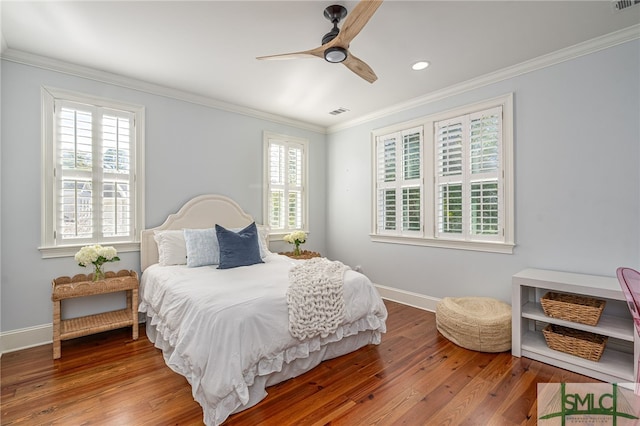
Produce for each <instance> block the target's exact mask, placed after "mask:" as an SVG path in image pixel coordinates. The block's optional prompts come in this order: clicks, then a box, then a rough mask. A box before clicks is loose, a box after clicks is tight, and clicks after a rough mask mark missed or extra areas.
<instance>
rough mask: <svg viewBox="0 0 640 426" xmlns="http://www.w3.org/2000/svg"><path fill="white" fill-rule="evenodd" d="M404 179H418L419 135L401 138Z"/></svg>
mask: <svg viewBox="0 0 640 426" xmlns="http://www.w3.org/2000/svg"><path fill="white" fill-rule="evenodd" d="M402 156H403V163H404V164H403V166H404V178H405V180H407V179H419V178H420V133H419V132H416V133H412V134H410V135H405V136H404V137H403V146H402Z"/></svg>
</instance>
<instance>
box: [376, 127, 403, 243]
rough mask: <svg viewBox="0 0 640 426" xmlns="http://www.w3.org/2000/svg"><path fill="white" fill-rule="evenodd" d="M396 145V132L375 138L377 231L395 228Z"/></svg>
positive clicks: (396, 204)
mask: <svg viewBox="0 0 640 426" xmlns="http://www.w3.org/2000/svg"><path fill="white" fill-rule="evenodd" d="M397 145H398V135H397V134H393V135H386V136H381V137H379V138H378V140H377V147H376V150H377V156H376V158H377V162H378V164H377V167H376V168H377V194H378V196H377V198H378V201H377V204H378V208H377V211H378V215H377V216H378V218H377V222H378V231H379V232H380V231H395V230H396V229H397V214H396V212H397V206H398V203H397V200H396V178H397V163H396V159H397Z"/></svg>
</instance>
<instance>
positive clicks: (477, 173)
mask: <svg viewBox="0 0 640 426" xmlns="http://www.w3.org/2000/svg"><path fill="white" fill-rule="evenodd" d="M469 121H470V139H469V141H470V145H469V149H470V155H469V156H470V186H471V187H470V191H471V194H470V216H471V217H470V220H471V224H470V225H471V227H470V233H471V235H472V237H473V238H480V237H483V238H484V239H496V238H495V237H499V236H500V234H501V233H502V225H501V216H502V211H503V208H502V201H501V200H502V197H499V194H500V193H501V192H502V180H501V179H500V174H501V173H500V170H501V169H500V155H501V152H500V147H501V145H502V144H501V141H502V108H501V107H497V108H492V109H490V110H486V111H482V112H478V113H475V114H471V115H470V117H469ZM498 239H499V238H498Z"/></svg>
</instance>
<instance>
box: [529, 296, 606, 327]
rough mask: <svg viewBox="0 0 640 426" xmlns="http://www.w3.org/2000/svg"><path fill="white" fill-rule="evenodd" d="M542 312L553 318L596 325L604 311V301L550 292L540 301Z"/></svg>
mask: <svg viewBox="0 0 640 426" xmlns="http://www.w3.org/2000/svg"><path fill="white" fill-rule="evenodd" d="M540 304H541V305H542V310H543V311H544V313H545V315H547V316H550V317H551V318H557V319H562V320H566V321H572V322H577V323H580V324H586V325H596V324H598V321H599V320H600V315H602V311H603V310H604V305H605V304H606V302H605V301H604V300H599V299H593V298H591V297H585V296H578V295H575V294H564V293H555V292H552V291H550V292H548V293H547V294H545V295H544V296H542V298H541V299H540Z"/></svg>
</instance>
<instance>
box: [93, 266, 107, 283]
mask: <svg viewBox="0 0 640 426" xmlns="http://www.w3.org/2000/svg"><path fill="white" fill-rule="evenodd" d="M95 267H96V269H95V271H93V281H94V282H95V281H100V280H104V270H103V269H102V265H95Z"/></svg>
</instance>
